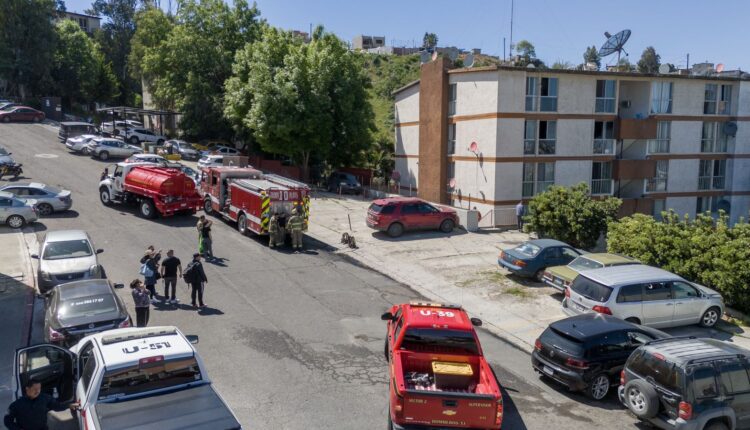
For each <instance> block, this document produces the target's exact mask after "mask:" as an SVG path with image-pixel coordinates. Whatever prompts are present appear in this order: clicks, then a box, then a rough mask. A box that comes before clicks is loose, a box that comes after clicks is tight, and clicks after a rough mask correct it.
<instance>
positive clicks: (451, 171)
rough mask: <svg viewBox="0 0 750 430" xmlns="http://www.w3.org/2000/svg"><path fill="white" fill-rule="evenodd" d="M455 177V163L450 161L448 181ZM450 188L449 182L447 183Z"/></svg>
mask: <svg viewBox="0 0 750 430" xmlns="http://www.w3.org/2000/svg"><path fill="white" fill-rule="evenodd" d="M455 178H456V163H455V162H453V161H451V162H450V163H448V181H450V180H451V179H455ZM448 187H449V188H450V184H449V185H448Z"/></svg>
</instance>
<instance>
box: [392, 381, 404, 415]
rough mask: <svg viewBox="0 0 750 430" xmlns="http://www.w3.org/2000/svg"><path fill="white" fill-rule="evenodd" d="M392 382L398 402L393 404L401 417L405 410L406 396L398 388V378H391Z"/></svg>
mask: <svg viewBox="0 0 750 430" xmlns="http://www.w3.org/2000/svg"><path fill="white" fill-rule="evenodd" d="M391 383H392V384H393V392H394V393H395V394H396V404H395V405H393V412H395V413H396V416H398V417H399V418H400V417H401V414H402V413H403V412H404V397H403V396H402V395H401V392H400V391H399V390H398V385H397V384H396V379H391Z"/></svg>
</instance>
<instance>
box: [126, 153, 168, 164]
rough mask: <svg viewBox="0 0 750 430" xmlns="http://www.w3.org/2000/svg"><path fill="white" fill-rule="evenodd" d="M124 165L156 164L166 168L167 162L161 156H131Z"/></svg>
mask: <svg viewBox="0 0 750 430" xmlns="http://www.w3.org/2000/svg"><path fill="white" fill-rule="evenodd" d="M125 162H126V163H156V164H160V165H162V166H166V165H167V163H168V161H167V159H166V158H164V157H162V156H161V155H156V154H133V155H131V156H130V157H128V158H126V159H125Z"/></svg>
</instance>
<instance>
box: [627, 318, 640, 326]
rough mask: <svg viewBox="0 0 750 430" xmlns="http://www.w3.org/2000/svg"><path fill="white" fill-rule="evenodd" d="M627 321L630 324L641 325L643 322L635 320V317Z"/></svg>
mask: <svg viewBox="0 0 750 430" xmlns="http://www.w3.org/2000/svg"><path fill="white" fill-rule="evenodd" d="M625 321H627V322H629V323H633V324H638V325H641V320H639V319H638V318H635V317H631V318H625Z"/></svg>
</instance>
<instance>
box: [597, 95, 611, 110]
mask: <svg viewBox="0 0 750 430" xmlns="http://www.w3.org/2000/svg"><path fill="white" fill-rule="evenodd" d="M614 111H615V99H614V98H609V97H597V98H596V112H609V113H612V112H614Z"/></svg>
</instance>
